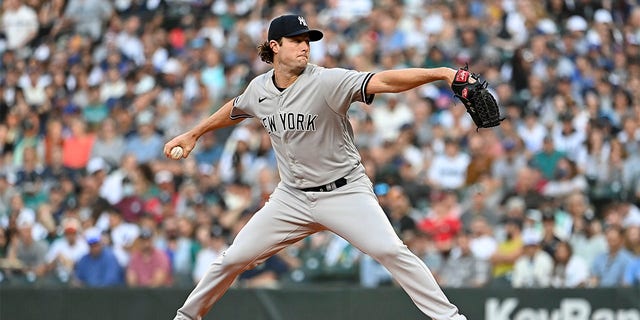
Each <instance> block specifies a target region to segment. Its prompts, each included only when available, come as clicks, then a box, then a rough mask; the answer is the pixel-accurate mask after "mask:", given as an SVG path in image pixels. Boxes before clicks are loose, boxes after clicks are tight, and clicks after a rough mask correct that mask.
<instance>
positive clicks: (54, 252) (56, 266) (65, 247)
mask: <svg viewBox="0 0 640 320" xmlns="http://www.w3.org/2000/svg"><path fill="white" fill-rule="evenodd" d="M61 225H62V234H63V235H62V237H60V238H57V239H56V240H54V241H53V242H52V243H51V246H50V247H49V251H48V252H47V255H46V256H45V259H46V261H47V268H48V270H54V271H55V273H56V276H57V277H58V279H59V280H60V281H62V282H67V281H69V277H70V276H71V274H72V273H73V267H74V265H75V263H76V262H77V261H78V260H80V258H82V257H83V256H84V255H85V254H87V253H89V245H88V244H87V242H86V240H85V239H84V238H83V237H81V236H79V235H78V233H79V232H80V227H81V225H80V221H79V220H78V219H76V218H65V219H64V220H63V221H62V223H61Z"/></svg>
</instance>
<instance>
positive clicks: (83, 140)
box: [62, 117, 95, 172]
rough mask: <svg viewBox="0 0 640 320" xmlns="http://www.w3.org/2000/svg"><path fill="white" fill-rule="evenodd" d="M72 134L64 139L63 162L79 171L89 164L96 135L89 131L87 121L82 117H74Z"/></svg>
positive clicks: (71, 168)
mask: <svg viewBox="0 0 640 320" xmlns="http://www.w3.org/2000/svg"><path fill="white" fill-rule="evenodd" d="M70 121H71V123H70V127H71V128H70V129H71V134H70V135H69V136H67V137H66V138H65V139H64V144H63V147H62V162H63V164H64V166H65V167H67V168H68V169H70V170H73V171H74V172H79V171H81V170H82V169H84V168H85V167H86V166H87V163H88V162H89V157H90V156H91V149H92V148H93V142H94V141H95V136H94V135H93V134H92V133H90V132H88V131H87V123H86V122H84V121H83V120H82V119H81V118H77V117H76V118H72V119H71V120H70Z"/></svg>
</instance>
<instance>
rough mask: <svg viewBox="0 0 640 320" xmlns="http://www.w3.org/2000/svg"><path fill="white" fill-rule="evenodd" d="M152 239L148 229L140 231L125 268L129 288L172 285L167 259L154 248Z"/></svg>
mask: <svg viewBox="0 0 640 320" xmlns="http://www.w3.org/2000/svg"><path fill="white" fill-rule="evenodd" d="M153 237H154V235H153V232H152V231H151V230H149V229H142V230H141V231H140V236H139V237H138V239H137V243H136V248H135V249H134V250H133V251H132V253H131V260H130V261H129V265H128V266H127V272H126V277H127V285H128V286H130V287H149V288H157V287H166V286H170V285H171V284H172V283H173V276H172V273H171V262H170V261H169V257H168V256H167V254H166V253H165V252H163V251H162V250H159V249H158V248H156V247H155V246H154V243H153Z"/></svg>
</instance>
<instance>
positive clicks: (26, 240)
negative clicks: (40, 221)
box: [7, 212, 49, 282]
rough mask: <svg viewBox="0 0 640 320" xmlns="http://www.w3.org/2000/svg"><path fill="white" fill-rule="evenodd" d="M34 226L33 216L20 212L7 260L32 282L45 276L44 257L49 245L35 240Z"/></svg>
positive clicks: (34, 219)
mask: <svg viewBox="0 0 640 320" xmlns="http://www.w3.org/2000/svg"><path fill="white" fill-rule="evenodd" d="M35 224H36V218H35V214H33V213H32V214H27V213H26V212H21V213H20V214H19V215H18V218H17V219H16V227H17V228H18V233H17V235H16V236H14V237H12V238H11V241H10V243H9V249H8V252H7V260H9V261H11V262H15V263H17V265H19V266H20V267H21V268H20V271H21V272H22V276H24V277H25V278H26V280H27V281H28V282H34V281H36V280H37V279H38V278H39V277H42V276H44V275H45V274H46V271H47V265H46V261H45V256H46V254H47V250H48V248H49V245H48V243H47V242H46V241H44V240H35V239H34V237H33V235H32V230H33V227H34V225H35Z"/></svg>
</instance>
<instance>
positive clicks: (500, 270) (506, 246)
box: [493, 238, 522, 278]
mask: <svg viewBox="0 0 640 320" xmlns="http://www.w3.org/2000/svg"><path fill="white" fill-rule="evenodd" d="M520 248H522V239H521V238H517V239H512V240H507V241H504V242H502V243H500V244H499V245H498V248H497V249H496V253H499V254H511V253H514V252H516V251H518V249H520ZM513 265H514V263H498V264H496V265H495V266H493V277H494V278H496V277H500V276H503V275H505V274H507V273H509V272H511V271H513Z"/></svg>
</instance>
